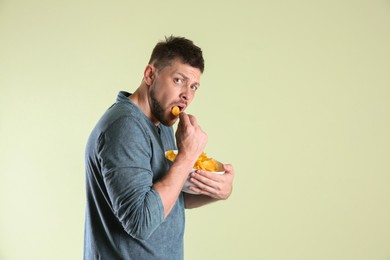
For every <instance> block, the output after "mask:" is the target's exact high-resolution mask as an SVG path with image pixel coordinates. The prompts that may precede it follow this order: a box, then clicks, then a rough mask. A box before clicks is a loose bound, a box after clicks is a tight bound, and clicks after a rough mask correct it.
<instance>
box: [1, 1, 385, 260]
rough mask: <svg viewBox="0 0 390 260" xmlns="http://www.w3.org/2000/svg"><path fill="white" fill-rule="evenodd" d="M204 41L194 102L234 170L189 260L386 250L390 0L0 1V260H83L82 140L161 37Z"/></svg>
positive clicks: (199, 226) (339, 256) (196, 217)
mask: <svg viewBox="0 0 390 260" xmlns="http://www.w3.org/2000/svg"><path fill="white" fill-rule="evenodd" d="M171 34H173V35H181V36H186V37H188V38H190V39H192V40H194V42H195V43H196V44H198V45H200V46H201V47H202V49H203V51H204V56H205V60H206V70H205V73H204V75H203V77H202V87H201V89H200V90H199V93H198V96H197V99H196V100H195V101H194V103H193V105H192V106H191V107H190V108H189V111H190V112H191V113H193V114H194V115H196V116H197V117H198V121H199V122H200V124H201V125H202V127H203V128H204V130H205V131H207V133H208V135H209V143H208V145H207V148H206V152H207V153H208V155H210V156H213V157H216V158H217V159H219V160H221V161H223V162H229V163H232V164H233V165H234V166H235V170H236V177H235V187H234V193H233V195H232V196H231V198H230V199H229V200H227V201H223V202H220V203H217V204H213V205H210V206H207V207H204V208H201V209H196V210H191V211H187V225H186V235H185V259H186V260H199V259H202V260H207V259H212V260H219V259H221V260H226V259H244V260H246V259H248V260H252V259H262V260H303V259H304V260H320V259H321V260H322V259H326V260H360V259H361V260H385V259H386V260H389V259H390V247H389V246H390V188H389V186H390V160H389V159H390V134H389V133H390V3H389V1H385V0H382V1H380V0H366V1H352V0H349V1H347V0H337V1H336V0H331V1H310V0H306V1H304V0H299V1H287V0H280V1H260V0H259V1H255V0H253V1H249V0H241V1H211V0H210V1H209V0H207V1H206V0H198V1H179V0H175V1H139V0H138V1H92V0H91V1H78V0H69V1H51V0H46V1H45V0H36V1H28V0H2V1H0V148H1V149H0V174H1V178H0V206H1V207H0V220H1V221H0V259H2V260H9V259H12V260H13V259H17V260H20V259H39V260H41V259H56V260H57V259H67V260H68V259H81V258H82V250H83V249H82V246H83V222H84V204H85V198H84V197H85V191H84V161H83V154H84V146H85V143H86V139H87V137H88V134H89V132H90V131H91V129H92V127H93V126H94V124H95V123H96V121H97V120H98V118H99V117H100V116H101V114H102V113H103V112H104V111H105V109H106V108H107V107H108V106H109V105H111V104H112V102H113V101H114V99H115V96H116V94H117V92H118V91H119V90H128V91H133V90H134V89H135V88H136V87H137V86H138V84H139V82H140V81H141V78H142V72H143V69H144V67H145V65H146V63H147V61H148V58H149V55H150V52H151V50H152V48H153V46H154V45H155V43H156V42H157V41H159V40H161V39H163V37H164V35H171Z"/></svg>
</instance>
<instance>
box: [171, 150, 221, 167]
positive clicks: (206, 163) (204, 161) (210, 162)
mask: <svg viewBox="0 0 390 260" xmlns="http://www.w3.org/2000/svg"><path fill="white" fill-rule="evenodd" d="M165 157H166V158H167V159H168V160H170V161H172V162H173V161H174V160H175V159H176V154H175V152H174V151H173V150H169V151H167V153H166V154H165ZM194 169H197V170H205V171H209V172H216V171H218V163H217V161H216V160H214V159H213V158H209V157H207V155H206V153H205V152H202V154H201V155H200V156H199V157H198V159H197V160H196V162H195V164H194Z"/></svg>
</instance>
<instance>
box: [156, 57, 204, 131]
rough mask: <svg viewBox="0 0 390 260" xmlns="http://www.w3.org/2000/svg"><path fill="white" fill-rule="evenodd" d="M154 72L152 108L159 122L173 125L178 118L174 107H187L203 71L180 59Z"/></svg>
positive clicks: (182, 109)
mask: <svg viewBox="0 0 390 260" xmlns="http://www.w3.org/2000/svg"><path fill="white" fill-rule="evenodd" d="M154 73H155V80H154V82H153V84H152V85H150V88H149V104H150V109H151V111H152V114H153V115H154V117H155V118H156V119H157V120H158V121H159V122H161V123H162V124H163V125H167V126H171V125H173V124H174V123H175V122H176V120H177V118H178V117H176V116H174V115H172V113H171V110H172V108H173V107H174V106H178V107H179V108H180V110H181V111H184V110H185V109H186V108H187V106H188V105H189V104H190V103H191V102H192V100H193V99H194V97H195V93H196V91H197V89H198V87H199V85H200V83H199V82H200V76H201V74H202V73H201V72H200V70H199V69H197V68H194V67H191V66H190V65H188V64H184V63H182V62H181V61H179V60H175V61H173V62H172V64H171V65H170V66H167V67H165V68H163V69H161V70H160V71H157V70H155V72H154Z"/></svg>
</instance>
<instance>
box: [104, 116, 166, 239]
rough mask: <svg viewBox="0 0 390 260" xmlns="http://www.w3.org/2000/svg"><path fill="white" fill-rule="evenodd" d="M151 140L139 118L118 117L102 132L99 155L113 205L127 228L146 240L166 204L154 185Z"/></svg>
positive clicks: (157, 223)
mask: <svg viewBox="0 0 390 260" xmlns="http://www.w3.org/2000/svg"><path fill="white" fill-rule="evenodd" d="M150 146H151V143H150V138H149V135H148V134H147V132H146V130H145V129H144V128H143V127H142V126H141V125H140V123H139V122H137V120H135V119H133V118H130V117H123V118H120V119H118V120H116V121H115V122H114V123H113V124H111V125H110V127H109V128H108V129H107V130H106V131H105V132H104V133H103V134H102V135H101V136H100V138H99V145H98V156H99V160H100V165H101V167H102V175H103V176H102V177H103V180H104V184H105V186H106V189H107V193H108V196H109V200H110V201H109V203H110V204H111V208H112V210H113V212H114V214H115V215H116V217H117V218H118V220H119V221H120V223H121V224H122V226H123V228H124V229H125V231H126V232H127V233H128V234H129V235H131V236H132V237H134V238H136V239H140V240H146V239H147V238H148V237H149V236H150V235H151V234H152V233H153V232H154V231H155V230H156V229H157V228H158V226H159V225H160V224H161V223H162V222H163V221H164V207H163V204H162V201H161V198H160V195H159V193H158V192H157V191H156V190H154V189H153V187H152V186H153V173H152V170H151V165H150V161H151V156H152V155H151V147H150Z"/></svg>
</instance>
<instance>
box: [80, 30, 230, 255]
mask: <svg viewBox="0 0 390 260" xmlns="http://www.w3.org/2000/svg"><path fill="white" fill-rule="evenodd" d="M203 69H204V61H203V57H202V51H201V49H200V48H199V47H197V46H195V45H194V44H193V42H192V41H190V40H188V39H185V38H180V37H169V38H167V39H166V40H165V41H164V42H160V43H158V44H157V45H156V46H155V48H154V49H153V52H152V55H151V58H150V61H149V64H148V65H147V66H146V68H145V70H144V75H143V80H142V82H141V84H140V86H139V87H138V88H137V90H136V91H135V92H134V93H133V94H129V93H127V92H120V93H119V94H118V97H117V100H116V102H115V104H114V105H112V106H111V107H110V108H109V109H108V110H107V111H106V113H105V114H104V115H103V116H102V118H101V119H100V120H99V122H98V123H97V125H96V126H95V128H94V130H93V131H92V133H91V135H90V137H89V140H88V143H87V147H86V158H85V159H86V192H87V201H86V202H87V205H86V220H85V238H84V259H109V260H111V259H136V260H140V259H146V260H152V259H167V260H168V259H169V260H175V259H183V234H184V209H185V208H196V207H200V206H203V205H205V204H208V203H210V202H213V201H217V200H224V199H227V198H228V197H229V196H230V194H231V192H232V181H233V175H234V170H233V167H232V166H231V165H228V164H226V165H224V168H225V174H223V175H217V174H213V173H209V172H206V171H200V170H198V171H196V172H194V173H191V182H192V183H193V184H194V186H191V187H190V189H191V190H192V191H194V192H197V193H200V195H194V194H189V193H183V192H182V191H181V190H182V187H183V185H184V183H185V181H186V179H187V177H188V176H189V174H190V171H191V169H192V167H193V165H194V163H195V161H196V160H197V158H198V156H199V155H200V154H201V152H202V151H203V150H204V148H205V146H206V143H207V135H206V133H205V132H204V131H202V129H201V128H200V126H199V125H198V123H197V121H196V118H195V117H194V116H192V115H189V114H186V113H185V112H184V111H185V109H186V108H187V107H188V106H189V105H190V103H191V101H192V100H193V98H194V97H195V93H196V91H197V90H198V88H199V86H200V76H201V74H202V73H203ZM175 106H178V107H179V108H180V110H181V112H180V114H179V116H174V115H173V114H172V113H171V110H172V108H173V107H175ZM178 119H179V120H180V121H179V124H178V127H177V131H176V134H175V137H176V139H175V137H174V133H173V128H172V125H173V124H174V123H175V122H176V121H177V120H178ZM176 149H177V150H178V154H177V157H176V159H175V161H174V162H173V163H170V162H169V161H168V160H167V159H166V158H165V151H167V150H176Z"/></svg>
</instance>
